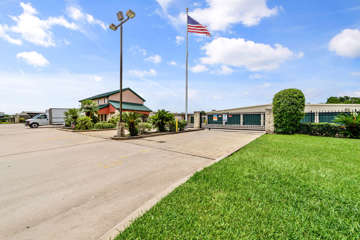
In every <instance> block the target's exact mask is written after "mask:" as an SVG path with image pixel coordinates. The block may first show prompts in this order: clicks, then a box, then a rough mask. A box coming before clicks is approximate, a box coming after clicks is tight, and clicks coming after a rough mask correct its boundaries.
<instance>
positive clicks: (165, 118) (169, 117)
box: [150, 109, 175, 132]
mask: <svg viewBox="0 0 360 240" xmlns="http://www.w3.org/2000/svg"><path fill="white" fill-rule="evenodd" d="M174 119H175V117H174V114H171V113H170V112H168V111H166V110H164V109H163V110H159V111H158V112H157V113H156V114H155V115H154V116H151V118H150V121H151V123H152V125H153V126H154V127H155V128H157V129H158V130H159V131H160V132H165V131H166V126H167V125H169V124H170V123H171V122H172V121H173V120H174Z"/></svg>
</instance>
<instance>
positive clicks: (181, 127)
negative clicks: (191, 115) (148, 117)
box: [168, 120, 187, 132]
mask: <svg viewBox="0 0 360 240" xmlns="http://www.w3.org/2000/svg"><path fill="white" fill-rule="evenodd" d="M186 125H187V122H186V121H185V120H180V121H179V122H178V130H179V131H180V132H181V131H184V129H185V127H186ZM168 127H169V131H171V132H175V131H176V120H172V121H171V122H169V124H168Z"/></svg>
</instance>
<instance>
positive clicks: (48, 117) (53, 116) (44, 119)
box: [25, 108, 69, 128]
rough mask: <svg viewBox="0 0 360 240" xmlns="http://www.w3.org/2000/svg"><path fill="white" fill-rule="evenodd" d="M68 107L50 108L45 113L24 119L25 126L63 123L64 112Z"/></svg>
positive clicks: (32, 126)
mask: <svg viewBox="0 0 360 240" xmlns="http://www.w3.org/2000/svg"><path fill="white" fill-rule="evenodd" d="M67 110H69V109H68V108H50V109H48V110H46V113H41V114H38V115H36V116H35V117H33V118H31V119H28V120H26V121H25V126H29V127H31V128H37V127H39V126H44V125H64V124H65V114H64V113H65V112H66V111H67Z"/></svg>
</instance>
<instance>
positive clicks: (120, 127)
mask: <svg viewBox="0 0 360 240" xmlns="http://www.w3.org/2000/svg"><path fill="white" fill-rule="evenodd" d="M116 16H117V19H118V20H119V22H120V23H119V24H118V25H115V24H113V23H112V24H111V25H110V26H109V28H110V29H111V30H113V31H116V30H118V28H120V99H119V100H120V101H119V104H120V106H119V112H120V121H119V122H118V129H117V135H116V137H123V136H124V135H125V134H124V128H125V123H124V122H123V119H122V112H123V110H122V103H123V101H122V85H123V84H122V83H123V24H124V23H126V22H127V21H128V20H129V19H131V18H134V17H135V13H134V12H133V11H131V10H130V9H129V10H128V11H127V12H126V16H127V18H126V19H125V18H124V14H123V12H122V11H119V12H117V14H116Z"/></svg>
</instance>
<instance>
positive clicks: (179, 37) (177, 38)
mask: <svg viewBox="0 0 360 240" xmlns="http://www.w3.org/2000/svg"><path fill="white" fill-rule="evenodd" d="M183 42H184V37H183V36H176V44H177V45H181V44H182V43H183Z"/></svg>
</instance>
